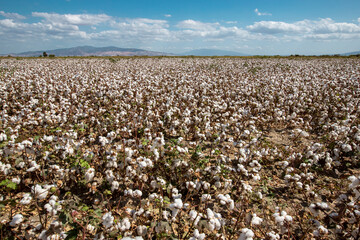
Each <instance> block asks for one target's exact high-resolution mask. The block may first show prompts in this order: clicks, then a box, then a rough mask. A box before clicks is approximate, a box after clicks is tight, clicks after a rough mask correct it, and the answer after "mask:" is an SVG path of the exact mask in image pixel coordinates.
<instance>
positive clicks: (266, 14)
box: [254, 8, 272, 16]
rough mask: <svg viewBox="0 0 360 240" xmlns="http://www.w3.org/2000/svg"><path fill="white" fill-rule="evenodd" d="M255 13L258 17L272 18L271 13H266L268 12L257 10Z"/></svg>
mask: <svg viewBox="0 0 360 240" xmlns="http://www.w3.org/2000/svg"><path fill="white" fill-rule="evenodd" d="M254 12H255V13H256V14H257V15H258V16H271V15H272V14H271V13H266V12H260V11H259V9H257V8H255V10H254Z"/></svg>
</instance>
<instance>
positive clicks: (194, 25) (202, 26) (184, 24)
mask: <svg viewBox="0 0 360 240" xmlns="http://www.w3.org/2000/svg"><path fill="white" fill-rule="evenodd" d="M176 26H177V27H178V28H186V29H193V30H204V31H214V30H216V28H217V27H219V26H220V24H219V23H204V22H200V21H195V20H192V19H188V20H184V21H181V22H179V23H178V24H177V25H176Z"/></svg>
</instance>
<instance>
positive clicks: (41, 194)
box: [31, 184, 49, 200]
mask: <svg viewBox="0 0 360 240" xmlns="http://www.w3.org/2000/svg"><path fill="white" fill-rule="evenodd" d="M31 192H32V194H34V196H35V198H37V199H39V200H43V199H45V198H46V197H47V195H48V193H49V192H48V191H47V190H46V189H45V188H43V187H41V186H40V185H39V184H36V185H35V186H32V187H31Z"/></svg>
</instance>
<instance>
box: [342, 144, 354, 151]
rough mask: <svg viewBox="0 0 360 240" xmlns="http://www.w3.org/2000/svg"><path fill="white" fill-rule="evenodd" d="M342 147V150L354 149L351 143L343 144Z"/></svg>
mask: <svg viewBox="0 0 360 240" xmlns="http://www.w3.org/2000/svg"><path fill="white" fill-rule="evenodd" d="M341 148H342V150H343V151H344V152H346V153H347V152H351V151H352V148H351V145H350V144H346V143H345V144H343V145H341Z"/></svg>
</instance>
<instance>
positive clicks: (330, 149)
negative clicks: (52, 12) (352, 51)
mask: <svg viewBox="0 0 360 240" xmlns="http://www.w3.org/2000/svg"><path fill="white" fill-rule="evenodd" d="M359 157H360V61H359V60H358V59H351V58H333V59H326V58H314V59H300V58H299V59H288V58H278V59H275V58H274V59H271V58H269V59H256V58H253V59H251V58H248V59H247V58H243V59H241V58H128V59H126V58H118V59H115V60H114V59H111V61H109V60H108V59H106V58H92V59H90V58H88V59H87V58H84V59H76V58H74V59H71V58H67V59H66V58H63V59H20V60H17V59H11V58H3V59H0V210H1V213H2V214H1V216H0V239H7V238H8V239H11V238H12V239H14V238H15V239H43V240H45V239H46V240H47V239H193V240H196V239H238V240H251V239H268V240H278V239H359V238H360V231H359V229H360V171H359V167H360V162H359Z"/></svg>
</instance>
